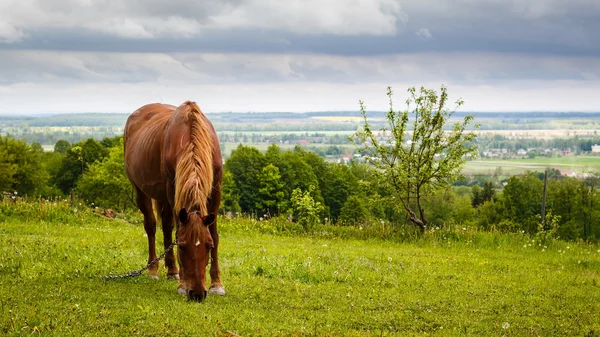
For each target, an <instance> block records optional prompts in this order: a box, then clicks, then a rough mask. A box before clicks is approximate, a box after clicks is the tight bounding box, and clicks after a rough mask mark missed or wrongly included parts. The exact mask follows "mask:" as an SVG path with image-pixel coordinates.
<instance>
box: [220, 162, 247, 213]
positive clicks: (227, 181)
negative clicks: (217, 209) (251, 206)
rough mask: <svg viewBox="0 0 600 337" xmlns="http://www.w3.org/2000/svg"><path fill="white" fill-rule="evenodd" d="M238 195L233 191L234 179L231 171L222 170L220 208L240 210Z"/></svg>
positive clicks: (232, 210) (233, 210)
mask: <svg viewBox="0 0 600 337" xmlns="http://www.w3.org/2000/svg"><path fill="white" fill-rule="evenodd" d="M239 201H240V196H239V195H237V194H236V193H235V181H234V180H233V174H231V172H229V171H227V170H224V171H223V181H222V182H221V208H223V211H225V212H227V211H231V212H240V211H241V210H242V209H241V207H240V203H239Z"/></svg>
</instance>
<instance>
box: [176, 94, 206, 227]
mask: <svg viewBox="0 0 600 337" xmlns="http://www.w3.org/2000/svg"><path fill="white" fill-rule="evenodd" d="M183 105H184V106H185V108H184V110H183V111H182V113H183V116H184V120H185V122H186V123H187V125H188V126H189V128H190V142H189V143H188V144H187V145H185V147H184V149H183V150H182V152H181V157H180V158H179V162H178V163H177V167H176V169H175V211H176V212H178V211H179V210H180V209H182V208H186V209H187V210H188V211H190V210H192V209H194V208H195V209H196V210H198V211H200V212H201V214H202V215H206V213H207V207H206V204H207V199H208V198H209V197H210V195H211V192H212V189H213V145H214V144H213V138H212V136H211V132H210V128H209V125H208V121H207V120H206V118H205V117H204V116H203V113H202V111H200V108H199V107H198V105H197V104H196V103H194V102H190V101H187V102H185V103H183Z"/></svg>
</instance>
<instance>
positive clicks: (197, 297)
mask: <svg viewBox="0 0 600 337" xmlns="http://www.w3.org/2000/svg"><path fill="white" fill-rule="evenodd" d="M206 294H207V291H206V290H205V291H201V292H199V293H198V292H195V291H193V290H190V291H188V300H190V301H195V302H202V301H203V300H204V299H205V298H206Z"/></svg>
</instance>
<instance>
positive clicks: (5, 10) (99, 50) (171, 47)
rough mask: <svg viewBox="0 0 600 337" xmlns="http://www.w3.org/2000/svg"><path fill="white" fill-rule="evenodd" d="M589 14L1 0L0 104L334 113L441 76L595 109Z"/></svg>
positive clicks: (351, 3)
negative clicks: (180, 105)
mask: <svg viewBox="0 0 600 337" xmlns="http://www.w3.org/2000/svg"><path fill="white" fill-rule="evenodd" d="M599 17H600V1H591V0H545V1H539V0H479V1H473V0H453V1H446V0H423V1H408V0H288V1H280V0H219V1H217V0H214V1H187V0H172V1H170V2H167V1H162V0H60V1H53V0H4V1H0V74H1V76H0V101H2V102H3V103H5V105H4V106H3V107H2V108H1V109H2V110H1V111H0V112H11V111H20V110H19V109H22V110H23V111H34V110H35V109H36V107H39V109H50V106H49V104H50V105H51V106H52V107H54V108H53V109H55V110H61V109H63V110H69V111H76V110H77V109H78V108H77V106H78V105H77V104H83V103H78V102H79V101H82V102H84V101H90V100H92V101H93V102H94V104H93V105H92V106H94V107H95V108H96V109H117V108H118V107H119V106H123V104H125V103H127V102H128V99H131V100H134V101H135V102H136V104H137V103H139V102H144V101H145V100H146V99H156V98H160V97H163V96H164V97H170V98H172V99H174V100H181V99H187V98H190V99H194V97H195V96H201V97H203V98H205V99H207V100H208V101H209V102H208V103H207V104H209V106H210V107H211V108H214V109H217V110H227V109H232V110H236V109H243V107H245V106H248V107H252V108H253V109H261V108H264V109H272V110H286V109H288V110H290V111H297V109H300V108H302V109H308V110H311V109H314V110H316V109H320V108H323V109H335V108H336V107H342V106H344V108H348V107H353V106H354V103H355V102H356V101H357V100H358V99H359V98H361V97H360V93H361V92H365V93H367V94H365V95H366V96H367V97H378V96H377V94H376V93H377V92H382V93H383V91H384V89H385V87H386V86H387V85H391V84H397V85H402V86H404V85H406V86H408V85H417V86H418V85H421V84H433V85H434V86H438V85H440V84H442V83H444V84H448V85H454V86H457V87H458V88H459V89H460V90H464V92H465V93H466V95H464V96H466V97H465V98H466V99H467V103H468V102H469V101H468V97H467V96H470V97H471V100H472V101H475V102H477V104H475V105H474V107H475V108H478V109H484V110H485V109H488V110H495V109H497V108H510V109H517V110H518V109H533V110H535V109H536V107H539V108H540V109H541V108H543V109H549V110H552V109H553V108H554V109H559V108H561V109H562V108H565V107H568V106H569V105H568V104H567V103H570V104H575V105H573V106H574V107H576V108H577V109H580V110H585V109H587V110H590V109H591V110H594V109H600V106H599V105H598V103H595V102H594V101H591V100H585V99H582V98H584V97H586V96H585V95H587V94H588V93H590V92H594V90H598V89H600V87H599V84H598V82H599V79H600V34H598V33H597V32H600V20H598V18H599ZM275 85H276V87H277V89H274V86H275ZM340 87H343V88H344V91H343V92H344V93H340V92H341V91H340V89H339V88H340ZM215 88H219V90H222V92H228V94H227V95H226V97H225V96H223V97H220V96H219V94H218V92H221V91H217V90H216V89H215ZM225 88H232V89H227V90H226V89H225ZM235 90H240V91H241V92H243V93H245V94H239V95H238V94H236V91H235ZM74 92H77V95H78V97H77V100H74V98H73V97H74V95H73V93H74ZM207 92H208V93H210V94H209V95H204V94H200V93H207ZM561 92H564V94H560V93H561ZM545 93H552V99H545V98H543V97H545V96H544V95H545ZM582 93H586V94H585V95H583V94H582ZM223 95H225V94H223ZM296 95H297V96H298V98H295V97H296ZM495 95H497V97H496V96H495ZM582 95H583V96H582ZM107 96H110V97H117V96H118V97H119V99H118V100H117V101H114V102H111V101H110V100H109V99H107V98H106V97H107ZM31 97H35V98H36V99H33V100H31V99H30V98H31ZM232 97H235V99H232ZM283 98H285V99H283ZM115 99H116V98H115ZM240 100H241V101H240ZM24 101H26V102H28V103H27V105H24V103H23V102H24ZM263 102H268V103H263ZM344 102H349V103H344ZM264 104H267V105H264ZM269 104H270V105H269ZM344 104H346V105H344ZM228 106H229V108H228ZM310 107H313V108H310ZM15 109H16V110H15Z"/></svg>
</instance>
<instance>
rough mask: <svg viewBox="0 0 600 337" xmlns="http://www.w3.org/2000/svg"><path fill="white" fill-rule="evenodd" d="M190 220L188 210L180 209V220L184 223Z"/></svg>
mask: <svg viewBox="0 0 600 337" xmlns="http://www.w3.org/2000/svg"><path fill="white" fill-rule="evenodd" d="M187 220H188V212H187V210H186V209H185V208H182V209H181V210H179V222H180V223H181V224H182V225H183V224H184V223H186V222H187Z"/></svg>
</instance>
